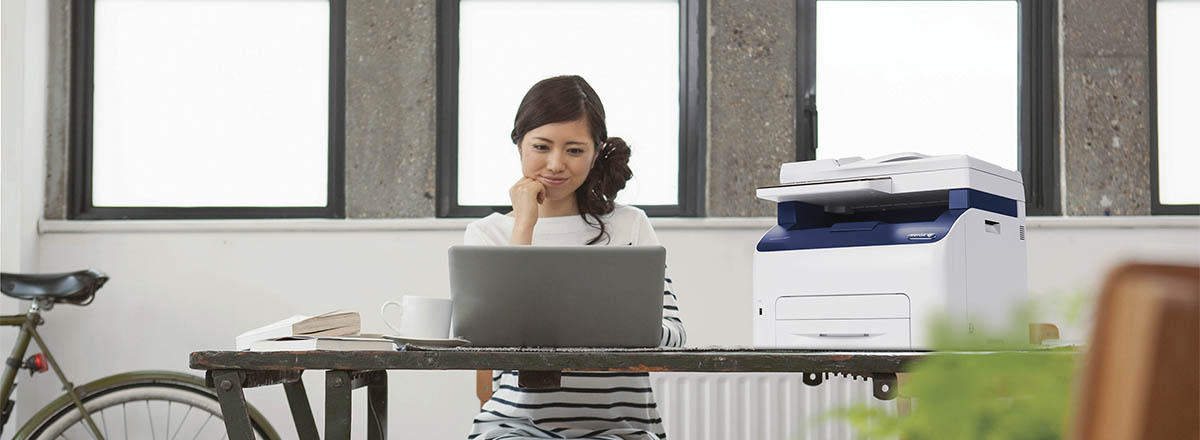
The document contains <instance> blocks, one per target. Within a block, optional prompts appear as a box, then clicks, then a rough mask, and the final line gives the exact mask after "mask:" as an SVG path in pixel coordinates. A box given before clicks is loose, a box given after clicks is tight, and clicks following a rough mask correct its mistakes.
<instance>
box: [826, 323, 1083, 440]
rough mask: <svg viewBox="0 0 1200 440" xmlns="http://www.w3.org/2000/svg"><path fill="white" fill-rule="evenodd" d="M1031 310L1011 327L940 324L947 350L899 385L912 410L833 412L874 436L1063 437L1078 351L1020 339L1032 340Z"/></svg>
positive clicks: (939, 341) (939, 343)
mask: <svg viewBox="0 0 1200 440" xmlns="http://www.w3.org/2000/svg"><path fill="white" fill-rule="evenodd" d="M1075 303H1077V304H1079V305H1082V304H1083V302H1075ZM1032 310H1033V307H1026V308H1024V309H1023V312H1022V313H1018V314H1017V318H1016V319H1014V324H1013V325H1011V326H1009V327H1008V328H1007V329H1004V330H1001V331H990V332H989V331H977V332H976V333H975V334H972V335H969V336H962V335H961V333H955V332H952V331H951V326H950V324H949V322H947V321H946V320H939V321H938V322H936V323H934V333H933V334H934V335H936V342H935V347H937V348H938V351H941V353H936V354H932V355H930V356H929V357H927V358H926V359H923V360H922V361H920V362H919V363H917V364H916V365H915V366H914V368H912V370H911V371H910V373H911V374H909V375H908V376H907V378H906V380H905V381H904V382H903V383H902V385H901V386H900V389H899V394H900V398H902V399H904V398H911V399H912V400H911V402H912V405H911V410H910V411H908V413H907V414H889V413H888V411H885V410H883V409H880V408H870V407H866V406H856V407H851V408H848V409H843V410H837V411H834V412H832V413H831V415H832V416H833V417H836V418H841V419H844V420H846V421H847V422H849V423H850V424H851V425H852V426H854V427H855V429H856V430H858V433H859V434H860V435H862V436H865V437H871V438H887V437H890V438H896V437H899V438H904V439H912V440H922V439H972V440H973V439H983V440H990V439H1005V440H1009V439H1059V438H1062V437H1063V430H1064V426H1065V425H1066V422H1067V419H1068V408H1069V404H1070V401H1071V397H1072V393H1071V386H1072V383H1073V376H1074V370H1075V368H1076V361H1077V359H1076V358H1077V356H1076V355H1075V353H1076V349H1075V348H1070V347H1067V348H1059V349H1052V350H1051V349H1043V348H1039V347H1032V346H1029V345H1028V344H1024V343H1013V342H1012V341H1027V340H1028V337H1027V335H1028V333H1027V332H1028V323H1029V322H1033V321H1031V320H1030V317H1031V316H1033V313H1031V311H1032ZM1017 323H1019V324H1017ZM997 340H1003V341H1006V342H1005V343H1004V344H1003V345H997V344H996V343H994V342H992V341H997Z"/></svg>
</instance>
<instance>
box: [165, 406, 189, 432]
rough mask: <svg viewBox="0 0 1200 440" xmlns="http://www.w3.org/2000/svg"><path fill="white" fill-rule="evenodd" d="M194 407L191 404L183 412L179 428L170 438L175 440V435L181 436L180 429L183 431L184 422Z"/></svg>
mask: <svg viewBox="0 0 1200 440" xmlns="http://www.w3.org/2000/svg"><path fill="white" fill-rule="evenodd" d="M192 408H193V407H192V406H190V405H189V406H188V409H187V411H185V412H184V413H183V419H182V420H180V421H179V429H176V430H175V435H172V436H171V438H170V440H175V437H178V436H179V431H183V425H184V422H187V418H188V414H191V413H192Z"/></svg>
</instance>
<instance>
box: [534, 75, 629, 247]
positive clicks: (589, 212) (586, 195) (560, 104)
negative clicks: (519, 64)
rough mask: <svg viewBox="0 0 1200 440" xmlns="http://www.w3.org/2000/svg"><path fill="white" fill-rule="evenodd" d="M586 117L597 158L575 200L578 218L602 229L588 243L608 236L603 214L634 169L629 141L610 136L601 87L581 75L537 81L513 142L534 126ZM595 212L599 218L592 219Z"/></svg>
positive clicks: (609, 210) (593, 242)
mask: <svg viewBox="0 0 1200 440" xmlns="http://www.w3.org/2000/svg"><path fill="white" fill-rule="evenodd" d="M579 119H584V120H585V121H587V125H588V128H589V129H591V132H592V141H593V143H594V145H595V146H596V151H597V154H598V155H597V156H596V162H595V163H594V164H593V165H592V170H591V171H590V172H589V173H588V176H587V179H586V180H584V181H583V184H582V185H580V186H579V189H576V190H575V201H576V202H578V204H579V216H580V217H583V221H584V222H587V224H589V225H594V226H595V227H596V228H598V229H600V233H599V234H597V235H596V236H595V237H593V238H592V239H591V240H589V241H588V242H587V244H595V243H596V242H599V241H600V240H601V239H602V238H604V236H605V235H606V234H607V232H606V231H605V225H604V221H603V220H601V219H600V216H602V215H605V214H608V213H610V212H612V211H613V200H615V199H616V198H617V192H619V191H621V190H622V189H624V188H625V182H626V181H628V180H629V178H630V177H633V172H632V171H630V170H629V154H630V150H629V145H626V144H625V141H624V140H622V139H621V138H619V137H611V138H610V137H608V128H607V127H606V126H605V124H604V104H601V103H600V97H599V96H596V91H595V90H592V86H590V85H588V83H587V81H584V80H583V78H582V77H579V76H577V75H570V76H556V77H553V78H547V79H543V80H541V81H538V83H537V84H534V85H533V87H532V88H530V89H529V92H526V93H525V99H522V100H521V106H520V107H518V108H517V117H516V120H515V121H513V131H512V141H513V143H514V144H516V145H517V147H518V148H520V146H521V139H523V138H524V137H525V133H529V131H530V130H533V129H535V128H538V127H541V126H543V125H546V124H554V123H558V122H570V121H576V120H579ZM588 216H591V218H592V219H594V220H595V221H596V222H595V223H594V224H593V223H592V222H591V220H589V219H588Z"/></svg>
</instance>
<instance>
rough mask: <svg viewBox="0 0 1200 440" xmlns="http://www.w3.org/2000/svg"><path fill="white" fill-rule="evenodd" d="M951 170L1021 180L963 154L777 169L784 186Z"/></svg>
mask: <svg viewBox="0 0 1200 440" xmlns="http://www.w3.org/2000/svg"><path fill="white" fill-rule="evenodd" d="M952 169H974V170H978V171H982V172H985V173H988V174H992V175H994V176H996V177H1000V178H1003V179H1007V180H1011V181H1013V182H1016V183H1022V180H1021V173H1018V172H1016V171H1012V170H1009V169H1005V168H1003V167H1000V166H998V165H994V164H991V163H989V162H985V161H983V160H980V159H976V158H974V157H971V156H967V155H965V154H951V155H944V156H928V155H924V154H921V153H913V152H904V153H895V154H889V155H886V156H880V157H875V158H871V159H863V158H861V157H845V158H841V159H822V160H810V161H805V162H790V163H785V164H783V166H781V167H780V169H779V183H781V184H785V185H786V184H795V183H809V182H822V181H842V180H858V179H869V178H873V177H890V176H895V175H898V174H910V173H924V172H930V171H941V170H952Z"/></svg>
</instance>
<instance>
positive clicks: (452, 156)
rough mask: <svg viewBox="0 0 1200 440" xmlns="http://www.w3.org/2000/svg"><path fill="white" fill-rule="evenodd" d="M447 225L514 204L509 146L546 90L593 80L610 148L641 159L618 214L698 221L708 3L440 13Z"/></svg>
mask: <svg viewBox="0 0 1200 440" xmlns="http://www.w3.org/2000/svg"><path fill="white" fill-rule="evenodd" d="M438 8H439V9H438V16H439V24H438V26H439V31H438V32H439V38H438V43H439V57H440V60H439V100H438V106H439V121H438V122H439V130H438V143H439V146H438V215H439V216H472V217H474V216H481V215H484V214H486V213H489V212H492V211H493V210H504V209H506V208H507V206H508V205H509V204H510V200H509V196H508V188H509V187H510V186H511V185H512V184H513V182H516V181H517V179H518V178H520V162H519V160H520V159H519V157H518V154H517V149H516V147H515V146H514V145H512V142H511V140H510V139H509V133H510V132H511V131H512V124H513V117H514V115H515V113H516V110H517V105H518V104H519V103H520V101H521V98H522V97H523V96H524V94H525V92H526V91H527V90H528V89H529V87H530V86H532V85H533V84H534V83H536V82H537V81H538V80H541V79H544V78H548V77H551V76H556V75H563V74H577V75H580V76H583V77H584V78H585V79H587V80H588V82H589V83H590V84H591V85H592V87H593V88H595V89H596V93H597V94H599V95H600V97H601V99H603V101H604V107H605V112H606V114H607V121H606V122H607V125H608V133H609V136H616V137H621V138H623V139H625V141H626V142H627V143H629V144H630V146H631V148H633V155H632V158H631V160H630V168H631V169H632V170H633V175H634V177H633V180H631V181H629V182H628V184H627V185H626V188H625V190H623V191H622V192H621V193H620V194H619V195H618V197H617V201H618V202H619V203H625V204H631V205H638V206H641V207H643V208H644V209H646V210H647V211H648V212H649V213H650V214H652V215H698V214H700V212H699V207H700V206H701V205H702V204H701V203H700V197H702V196H703V194H701V193H700V191H701V188H702V186H701V185H700V182H699V180H698V179H699V176H700V173H699V170H700V169H701V165H700V163H701V161H702V160H703V154H702V153H703V134H704V126H703V119H702V118H703V115H704V110H703V109H704V107H703V104H704V103H703V83H704V81H703V69H704V57H703V55H702V54H703V46H702V43H703V39H702V35H703V34H702V26H697V25H695V23H705V20H704V16H703V9H704V7H703V3H702V2H698V1H694V0H693V1H688V0H684V1H677V0H649V1H636V2H611V1H576V0H572V1H506V0H462V1H450V2H439V3H438Z"/></svg>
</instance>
